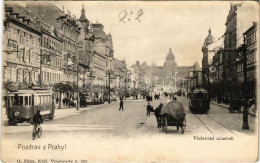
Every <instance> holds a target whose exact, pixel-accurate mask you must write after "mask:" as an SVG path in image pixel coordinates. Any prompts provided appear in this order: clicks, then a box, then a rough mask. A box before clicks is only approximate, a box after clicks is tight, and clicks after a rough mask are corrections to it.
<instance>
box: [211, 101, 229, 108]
mask: <svg viewBox="0 0 260 163" xmlns="http://www.w3.org/2000/svg"><path fill="white" fill-rule="evenodd" d="M210 103H211V104H214V105H218V106H222V107H225V108H229V105H226V104H219V103H217V102H213V101H212V102H210Z"/></svg>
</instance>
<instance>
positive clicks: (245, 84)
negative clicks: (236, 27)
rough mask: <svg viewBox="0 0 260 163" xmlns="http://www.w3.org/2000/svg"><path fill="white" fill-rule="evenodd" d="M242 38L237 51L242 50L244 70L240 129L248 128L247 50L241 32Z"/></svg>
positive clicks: (244, 36)
mask: <svg viewBox="0 0 260 163" xmlns="http://www.w3.org/2000/svg"><path fill="white" fill-rule="evenodd" d="M243 38H244V43H243V45H242V46H241V48H240V49H238V50H239V51H242V53H243V56H240V57H242V59H243V71H244V86H243V91H244V109H243V126H242V129H243V130H249V125H248V105H247V102H248V91H247V56H246V52H247V47H246V35H245V34H243Z"/></svg>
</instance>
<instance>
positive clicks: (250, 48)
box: [237, 22, 259, 99]
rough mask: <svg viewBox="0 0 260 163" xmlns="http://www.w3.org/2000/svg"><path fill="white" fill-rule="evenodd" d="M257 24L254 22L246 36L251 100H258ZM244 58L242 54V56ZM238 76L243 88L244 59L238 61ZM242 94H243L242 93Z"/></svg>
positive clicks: (248, 86)
mask: <svg viewBox="0 0 260 163" xmlns="http://www.w3.org/2000/svg"><path fill="white" fill-rule="evenodd" d="M257 32H258V30H257V23H256V22H254V23H253V25H252V26H251V27H250V28H249V29H248V30H247V31H245V33H244V34H245V36H246V41H245V44H246V48H247V52H246V55H247V83H248V84H247V89H248V92H249V94H248V96H249V98H251V99H256V80H257V76H256V74H257V72H256V67H257V55H256V54H259V52H258V46H257V43H258V38H257ZM241 56H242V54H241ZM237 76H238V83H239V84H240V85H241V86H242V85H243V82H244V69H243V58H240V59H238V60H237ZM241 94H242V93H241Z"/></svg>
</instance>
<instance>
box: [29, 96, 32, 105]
mask: <svg viewBox="0 0 260 163" xmlns="http://www.w3.org/2000/svg"><path fill="white" fill-rule="evenodd" d="M29 105H32V96H29Z"/></svg>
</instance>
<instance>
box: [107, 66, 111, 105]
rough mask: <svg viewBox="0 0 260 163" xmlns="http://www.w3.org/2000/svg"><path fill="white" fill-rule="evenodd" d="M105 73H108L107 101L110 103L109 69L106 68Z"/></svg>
mask: <svg viewBox="0 0 260 163" xmlns="http://www.w3.org/2000/svg"><path fill="white" fill-rule="evenodd" d="M107 75H108V103H109V104H110V75H111V70H107Z"/></svg>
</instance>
